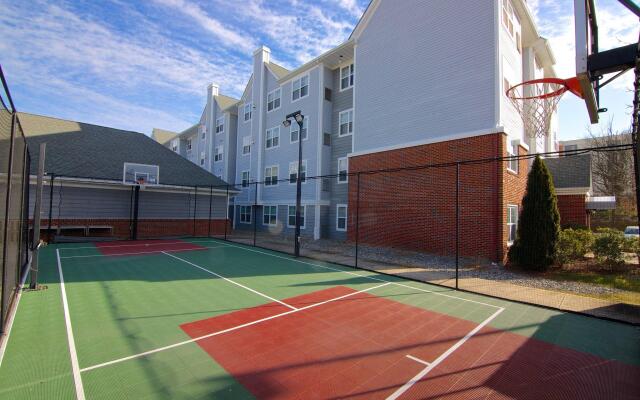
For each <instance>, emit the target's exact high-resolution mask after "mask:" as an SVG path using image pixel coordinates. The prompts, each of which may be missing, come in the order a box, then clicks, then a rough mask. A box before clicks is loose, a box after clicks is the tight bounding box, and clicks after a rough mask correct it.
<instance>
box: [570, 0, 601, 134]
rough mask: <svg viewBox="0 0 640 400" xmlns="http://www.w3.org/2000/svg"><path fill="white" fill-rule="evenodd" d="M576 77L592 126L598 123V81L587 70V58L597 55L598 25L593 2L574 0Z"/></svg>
mask: <svg viewBox="0 0 640 400" xmlns="http://www.w3.org/2000/svg"><path fill="white" fill-rule="evenodd" d="M573 3H574V14H575V35H576V77H577V78H578V82H579V83H580V88H581V89H582V95H583V99H584V102H585V105H586V106H587V111H588V112H589V119H590V120H591V123H592V124H595V123H597V122H598V108H599V105H598V97H599V93H598V92H599V88H598V81H597V78H598V77H595V76H592V74H591V72H590V70H589V56H590V55H592V54H596V53H598V23H597V19H596V12H595V11H596V10H595V4H594V1H593V0H574V1H573Z"/></svg>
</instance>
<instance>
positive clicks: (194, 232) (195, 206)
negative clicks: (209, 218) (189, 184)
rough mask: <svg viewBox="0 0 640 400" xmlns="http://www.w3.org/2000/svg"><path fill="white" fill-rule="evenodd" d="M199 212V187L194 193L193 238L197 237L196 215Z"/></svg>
mask: <svg viewBox="0 0 640 400" xmlns="http://www.w3.org/2000/svg"><path fill="white" fill-rule="evenodd" d="M197 211H198V187H197V186H195V189H194V191H193V236H194V237H195V236H196V213H197Z"/></svg>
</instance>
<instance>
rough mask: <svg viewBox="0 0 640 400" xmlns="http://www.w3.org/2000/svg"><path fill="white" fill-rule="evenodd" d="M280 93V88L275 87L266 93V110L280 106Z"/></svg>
mask: <svg viewBox="0 0 640 400" xmlns="http://www.w3.org/2000/svg"><path fill="white" fill-rule="evenodd" d="M281 94H282V90H281V89H279V88H278V89H276V90H274V91H272V92H269V94H267V112H269V111H273V110H277V109H278V108H280V95H281Z"/></svg>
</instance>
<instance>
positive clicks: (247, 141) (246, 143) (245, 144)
mask: <svg viewBox="0 0 640 400" xmlns="http://www.w3.org/2000/svg"><path fill="white" fill-rule="evenodd" d="M251 142H252V140H251V136H245V137H243V138H242V155H247V154H251Z"/></svg>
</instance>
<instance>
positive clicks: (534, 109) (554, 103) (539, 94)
mask: <svg viewBox="0 0 640 400" xmlns="http://www.w3.org/2000/svg"><path fill="white" fill-rule="evenodd" d="M567 91H569V92H571V93H573V94H575V95H576V96H578V97H582V90H581V89H580V83H579V82H578V79H577V78H570V79H559V78H542V79H533V80H530V81H526V82H522V83H519V84H517V85H515V86H512V87H510V88H509V89H508V90H507V92H506V95H507V97H508V98H509V100H511V104H513V106H514V107H515V109H516V110H517V111H518V113H519V114H520V116H521V117H522V123H523V126H524V130H525V132H526V133H527V134H528V135H529V136H531V137H543V136H546V135H548V134H549V130H550V127H551V116H552V115H553V112H554V111H555V110H556V108H557V107H558V102H559V101H560V99H561V98H562V95H563V94H565V93H566V92H567Z"/></svg>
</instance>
